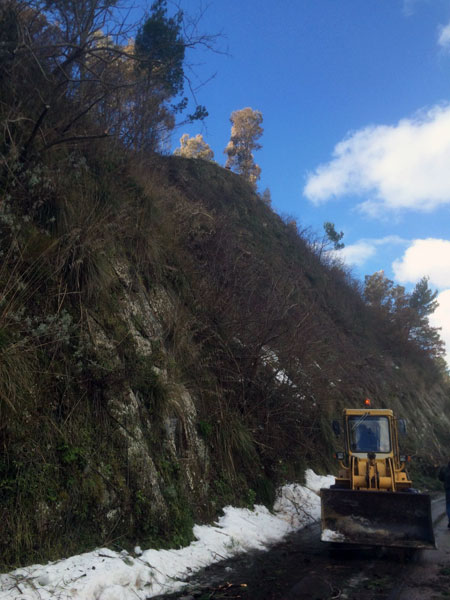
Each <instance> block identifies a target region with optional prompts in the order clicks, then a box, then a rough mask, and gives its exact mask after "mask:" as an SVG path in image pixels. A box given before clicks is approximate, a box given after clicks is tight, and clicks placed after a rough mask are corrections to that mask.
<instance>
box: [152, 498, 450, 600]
mask: <svg viewBox="0 0 450 600" xmlns="http://www.w3.org/2000/svg"><path fill="white" fill-rule="evenodd" d="M432 510H433V522H434V524H435V525H434V530H435V536H436V541H437V546H438V549H437V550H426V551H421V552H417V553H416V554H415V555H414V556H413V557H412V558H411V557H406V556H405V554H404V553H403V552H402V551H401V550H400V551H399V550H396V549H389V550H388V549H379V548H378V549H361V548H358V549H354V550H341V549H339V550H332V549H330V546H329V545H328V544H324V543H322V542H321V541H320V528H319V525H318V524H317V525H313V526H310V527H307V528H305V529H303V530H301V531H299V532H297V533H296V534H293V535H291V536H290V537H289V538H287V539H285V540H284V541H283V542H282V543H280V544H278V545H276V546H274V547H272V548H271V549H270V550H269V551H267V552H252V553H249V554H244V555H240V556H237V557H235V558H233V559H230V560H225V561H222V562H221V563H217V564H215V565H211V566H210V567H208V568H206V569H204V570H202V571H200V572H198V573H196V574H195V575H194V576H193V577H192V579H191V580H190V581H189V582H188V586H187V588H186V589H185V591H183V592H182V593H180V592H178V593H176V594H170V595H165V596H158V597H157V600H163V599H164V600H169V599H171V600H181V599H183V600H232V599H236V600H237V599H239V600H245V599H247V600H332V599H335V600H337V599H339V600H419V599H420V600H437V599H441V600H444V598H450V529H448V528H447V520H446V519H445V518H443V517H444V513H445V505H444V500H443V498H442V497H439V498H437V499H435V500H434V501H433V503H432Z"/></svg>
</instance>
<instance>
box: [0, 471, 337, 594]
mask: <svg viewBox="0 0 450 600" xmlns="http://www.w3.org/2000/svg"><path fill="white" fill-rule="evenodd" d="M333 483H334V477H332V476H327V477H321V476H319V475H316V474H315V473H314V472H313V471H312V470H311V469H308V470H307V471H306V483H305V485H304V486H301V485H298V484H290V485H285V486H283V487H282V488H280V490H279V491H278V495H277V496H278V497H277V500H276V502H275V504H274V508H273V512H270V511H269V510H268V509H267V508H266V507H264V506H259V505H257V506H255V507H254V509H253V510H249V509H244V508H233V507H231V506H227V507H225V508H224V509H223V513H224V514H223V516H222V517H220V518H219V520H218V521H217V522H216V523H215V524H214V525H196V526H195V527H194V530H193V533H194V536H195V538H196V540H195V541H194V542H192V543H191V544H190V546H187V547H186V548H180V549H178V550H144V551H142V550H141V548H140V547H139V546H136V548H135V552H134V554H128V553H127V552H126V551H124V550H123V551H122V552H114V551H112V550H109V549H107V548H99V549H97V550H94V551H93V552H88V553H86V554H81V555H78V556H72V557H71V558H67V559H62V560H59V561H56V562H51V563H48V564H47V565H31V566H29V567H26V568H20V569H16V570H15V571H12V572H11V573H7V574H4V575H0V600H50V599H56V600H145V599H146V598H151V597H152V596H156V595H158V594H162V593H168V592H173V591H176V590H178V589H180V588H182V587H183V586H184V585H185V583H184V580H185V579H187V578H188V577H189V576H190V575H191V574H192V573H193V572H195V571H197V570H199V569H201V568H203V567H205V566H207V565H209V564H211V563H214V562H218V561H220V560H223V559H224V558H229V557H231V556H233V555H235V554H238V553H240V552H246V551H249V550H254V549H256V550H263V549H267V548H268V547H269V546H270V545H271V544H274V543H276V542H278V541H280V540H282V539H283V538H284V537H285V536H286V535H287V534H288V533H291V532H293V531H296V530H297V529H299V528H301V527H305V526H306V525H308V524H309V523H312V522H314V521H316V520H317V519H318V518H319V517H320V498H319V495H318V492H319V489H320V488H321V487H329V486H330V485H331V484H333Z"/></svg>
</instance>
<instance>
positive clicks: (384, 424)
mask: <svg viewBox="0 0 450 600" xmlns="http://www.w3.org/2000/svg"><path fill="white" fill-rule="evenodd" d="M348 431H349V442H350V450H351V451H352V452H390V450H391V438H390V433H389V419H388V418H387V417H382V416H374V415H353V416H351V417H348Z"/></svg>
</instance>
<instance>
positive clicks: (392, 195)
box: [303, 105, 450, 216]
mask: <svg viewBox="0 0 450 600" xmlns="http://www.w3.org/2000/svg"><path fill="white" fill-rule="evenodd" d="M449 165H450V105H445V106H435V107H433V108H432V109H430V110H428V111H426V112H423V113H421V114H418V115H417V116H416V117H414V118H411V119H404V120H402V121H400V122H399V123H398V124H397V125H395V126H387V125H378V126H371V127H366V128H364V129H361V130H359V131H356V132H354V133H352V134H350V135H349V136H348V137H347V138H346V139H344V140H343V141H341V142H339V143H338V144H337V145H336V147H335V148H334V151H333V158H332V160H331V161H330V162H328V163H326V164H322V165H319V166H318V167H317V169H316V170H315V172H314V173H311V174H309V176H308V178H307V182H306V185H305V188H304V190H303V192H304V194H305V196H306V197H307V198H308V199H309V200H311V201H312V202H314V203H315V204H320V203H323V202H326V201H328V200H330V199H331V198H336V197H340V196H345V195H363V194H364V195H366V196H367V195H370V198H369V200H366V201H365V202H363V203H361V204H360V208H361V209H362V210H364V211H365V212H367V213H369V214H371V215H378V216H379V215H380V214H382V213H384V212H388V211H402V210H416V211H423V212H425V211H431V210H433V209H435V208H437V207H439V206H441V205H445V204H450V168H449Z"/></svg>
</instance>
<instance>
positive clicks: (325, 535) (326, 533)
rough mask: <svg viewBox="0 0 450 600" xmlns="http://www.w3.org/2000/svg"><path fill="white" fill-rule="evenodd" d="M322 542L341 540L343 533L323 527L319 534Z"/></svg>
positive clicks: (343, 537) (343, 536) (343, 538)
mask: <svg viewBox="0 0 450 600" xmlns="http://www.w3.org/2000/svg"><path fill="white" fill-rule="evenodd" d="M320 539H321V540H322V542H343V541H344V540H345V535H344V534H343V533H339V532H338V531H332V530H331V529H324V530H323V531H322V534H321V536H320Z"/></svg>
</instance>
